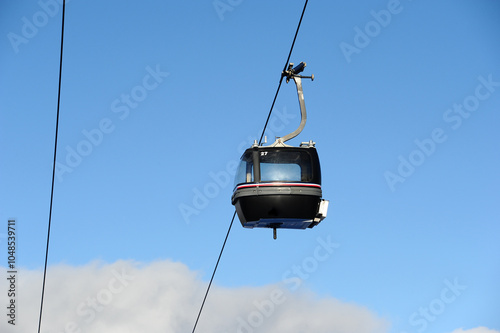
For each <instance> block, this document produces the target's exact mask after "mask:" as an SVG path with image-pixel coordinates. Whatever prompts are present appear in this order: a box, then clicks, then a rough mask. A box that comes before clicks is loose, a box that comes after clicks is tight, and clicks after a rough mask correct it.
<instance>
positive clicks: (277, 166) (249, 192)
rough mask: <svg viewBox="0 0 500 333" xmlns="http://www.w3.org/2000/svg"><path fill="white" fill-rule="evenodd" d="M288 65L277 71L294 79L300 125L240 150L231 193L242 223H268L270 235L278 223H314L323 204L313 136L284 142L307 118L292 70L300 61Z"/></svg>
mask: <svg viewBox="0 0 500 333" xmlns="http://www.w3.org/2000/svg"><path fill="white" fill-rule="evenodd" d="M292 67H293V64H290V66H289V68H288V71H285V72H284V73H283V75H284V76H286V77H287V82H288V80H289V79H290V78H292V79H293V80H294V81H295V83H296V86H297V93H298V96H299V104H300V109H301V115H302V119H301V123H300V126H299V128H298V129H297V130H295V131H294V132H292V133H290V134H288V135H286V136H284V137H282V138H277V140H276V141H275V142H274V143H273V144H272V145H270V146H259V145H258V144H257V142H255V143H254V144H253V145H252V147H251V148H248V149H247V150H246V151H245V152H244V153H243V155H242V157H241V161H240V165H239V167H238V169H237V173H236V177H235V187H234V192H233V196H232V198H231V201H232V204H233V205H235V207H236V212H237V213H238V217H239V219H240V222H241V224H242V225H243V227H245V228H273V229H274V238H276V229H279V228H285V229H306V228H312V227H314V226H316V225H317V224H318V223H320V222H321V221H322V220H323V219H324V218H325V217H326V213H327V209H328V201H327V200H324V199H322V198H321V197H322V190H321V168H320V163H319V158H318V153H317V151H316V148H315V144H314V142H312V141H309V142H303V143H302V144H301V145H300V147H294V146H289V145H286V144H285V143H284V142H285V141H287V140H289V139H291V138H294V137H295V136H297V135H298V134H299V133H300V132H301V131H302V129H303V128H304V126H305V122H306V118H307V117H306V110H305V103H304V97H303V92H302V84H301V78H304V76H300V75H298V73H300V72H302V70H303V69H304V67H305V63H303V62H302V63H300V65H298V66H297V67H295V68H292ZM310 78H311V79H313V78H314V76H311V77H310Z"/></svg>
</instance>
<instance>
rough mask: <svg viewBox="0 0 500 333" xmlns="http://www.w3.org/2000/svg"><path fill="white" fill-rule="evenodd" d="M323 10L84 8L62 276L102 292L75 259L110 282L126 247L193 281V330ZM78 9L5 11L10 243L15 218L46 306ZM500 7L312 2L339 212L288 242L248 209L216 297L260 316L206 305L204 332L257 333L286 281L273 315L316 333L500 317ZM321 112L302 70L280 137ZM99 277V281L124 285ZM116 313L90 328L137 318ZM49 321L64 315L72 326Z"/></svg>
mask: <svg viewBox="0 0 500 333" xmlns="http://www.w3.org/2000/svg"><path fill="white" fill-rule="evenodd" d="M302 7H303V2H302V1H288V2H287V3H286V5H283V4H282V3H278V2H270V1H267V2H264V1H258V2H250V1H228V0H221V1H204V2H200V3H194V4H193V3H191V2H189V3H188V2H182V1H179V2H161V1H149V2H127V3H124V2H120V1H105V2H102V1H79V0H73V1H70V2H68V4H67V6H66V26H65V39H64V61H63V74H62V90H61V109H60V112H61V113H60V122H59V126H60V128H59V145H58V158H57V161H58V173H57V180H56V183H55V192H54V206H53V219H52V232H51V243H50V255H49V266H50V267H51V269H53V271H49V274H48V280H47V283H48V284H49V286H50V285H51V283H52V286H57V285H58V281H59V279H61V276H67V279H66V280H64V281H66V282H67V281H73V282H74V283H75V285H73V286H72V285H71V283H69V285H68V286H67V287H65V288H68V293H70V292H71V290H76V289H78V290H81V288H83V286H85V280H82V281H81V282H78V281H80V280H79V279H77V278H74V279H73V278H72V275H71V274H77V275H78V276H80V277H81V276H83V273H82V272H83V271H85V272H86V274H88V275H85V276H88V279H90V280H93V279H94V278H95V281H101V280H99V278H98V277H100V278H102V279H103V280H102V281H103V282H102V284H103V285H106V283H107V282H106V281H108V280H107V279H109V276H110V275H109V274H108V275H106V274H104V275H102V274H101V273H99V272H101V271H99V270H93V269H94V268H93V267H94V266H92V265H94V264H93V263H96V262H97V263H99V264H98V265H101V266H99V267H101V268H100V269H104V270H105V269H108V271H109V270H110V269H112V268H113V267H115V266H113V265H117V263H120V262H126V263H127V265H129V266H127V267H129V269H130V270H133V271H134V272H136V276H143V275H141V274H146V273H145V272H149V273H151V274H154V272H157V274H159V275H158V276H155V277H154V280H152V281H150V284H149V286H151V285H155V284H162V285H163V286H164V287H165V288H166V289H165V290H167V289H168V288H174V289H175V290H176V293H177V294H176V293H174V294H168V295H169V296H166V297H172V298H173V299H177V298H176V297H179V299H180V300H181V301H183V302H185V303H186V304H189V306H190V308H189V309H190V310H189V311H187V310H186V312H189V315H186V314H185V313H183V314H179V313H173V312H172V313H171V317H172V318H177V317H176V316H186V317H185V318H184V317H183V318H184V319H183V320H184V321H183V324H182V325H185V326H182V325H180V326H175V327H174V326H172V327H173V328H172V330H174V331H175V330H177V329H178V331H179V332H180V331H186V330H190V329H191V327H192V324H194V312H196V311H197V307H198V306H199V304H200V302H199V301H200V300H201V298H200V297H201V296H200V295H202V293H203V291H204V288H205V287H206V283H207V282H208V280H209V278H210V275H211V273H212V269H213V266H214V264H215V261H216V259H217V255H218V254H219V250H220V246H221V244H222V241H223V240H224V237H225V233H226V231H227V228H228V226H229V222H230V219H231V217H232V215H233V212H234V208H233V206H232V205H231V202H230V197H231V194H232V183H233V180H232V176H233V174H232V173H233V172H232V170H233V169H232V166H233V165H234V163H236V161H238V160H239V157H240V155H241V153H242V150H243V149H245V148H246V147H248V146H249V145H250V144H251V142H252V141H253V140H254V139H259V136H260V133H261V131H262V128H263V126H264V122H265V120H266V117H267V113H268V110H269V107H270V105H271V102H272V98H273V97H274V93H275V91H276V88H277V85H278V82H279V78H280V72H281V70H282V68H283V65H284V62H285V60H286V57H287V55H288V51H289V47H290V44H291V41H292V38H293V34H294V33H295V28H296V25H297V21H298V19H299V17H300V13H301V10H302ZM61 9H62V7H61V6H60V5H59V3H58V2H56V1H52V0H41V1H39V2H37V1H22V2H18V1H15V2H14V1H11V2H4V3H2V4H1V11H0V32H1V36H2V38H1V49H2V53H1V61H0V73H1V76H0V77H1V79H0V100H1V113H0V115H1V118H0V126H1V128H0V138H1V139H0V145H1V151H2V153H3V154H2V158H1V159H0V163H1V167H0V168H1V173H0V187H1V188H2V191H0V200H1V201H0V202H1V203H2V204H1V210H0V214H1V220H2V221H3V224H4V225H5V227H2V229H3V230H2V231H0V237H3V238H0V241H1V242H2V244H5V240H6V239H5V230H6V224H7V220H8V219H9V218H15V219H16V221H17V232H18V248H17V255H18V257H17V258H18V259H17V264H18V266H19V267H21V268H20V273H19V274H20V276H21V278H22V279H26V282H23V283H24V284H21V285H20V288H21V287H23V286H24V287H23V288H25V290H26V293H24V294H23V297H28V298H27V299H26V302H35V303H36V302H38V298H39V294H38V293H39V290H40V288H37V286H41V280H40V279H39V278H40V277H41V275H40V272H41V269H42V268H43V262H44V256H45V241H46V238H45V237H46V231H47V223H48V222H47V221H48V209H49V200H50V185H51V175H52V160H53V155H52V153H53V142H54V128H55V116H56V106H57V84H58V69H59V47H60V28H61V26H60V21H61ZM499 14H500V4H499V3H498V2H497V1H493V0H480V1H474V2H473V1H449V0H443V1H438V2H433V1H428V0H419V1H410V0H401V1H394V0H391V1H357V2H355V3H354V2H353V3H345V2H339V1H336V2H319V1H310V2H309V4H308V7H307V10H306V13H305V16H304V19H303V22H302V27H301V30H300V32H299V35H298V37H297V41H296V45H295V48H294V51H293V54H292V57H291V61H292V62H295V63H299V62H300V61H305V62H306V63H307V65H308V66H307V68H306V70H305V73H304V74H305V75H310V74H314V75H315V80H314V81H312V82H311V81H309V80H307V81H306V80H304V81H303V88H304V95H305V102H306V106H307V110H308V121H307V124H306V127H305V129H304V131H303V132H302V133H301V135H299V136H298V137H297V138H296V139H294V140H292V141H291V143H292V144H294V145H298V143H300V142H301V141H309V140H314V141H315V142H316V147H317V149H318V153H319V155H320V159H321V163H322V172H323V196H324V198H326V199H328V200H330V208H329V212H328V217H327V218H326V219H325V220H324V221H323V222H322V223H321V224H320V225H319V226H317V227H315V228H313V229H310V230H305V231H302V230H280V231H279V232H278V239H277V240H276V241H275V240H273V239H272V232H271V231H270V230H258V229H255V230H247V229H243V228H242V227H241V225H240V224H239V221H238V220H235V222H234V225H233V229H232V231H231V234H230V236H229V240H228V242H227V245H226V249H225V252H224V255H223V257H222V260H221V263H220V266H219V269H218V271H217V275H216V277H215V285H216V287H215V288H216V291H214V294H213V296H212V294H211V295H209V300H208V302H207V304H206V306H207V308H208V309H209V308H210V307H212V310H207V311H215V309H222V308H223V307H228V309H230V310H231V311H233V310H234V309H241V311H240V312H235V313H232V312H227V316H224V313H221V312H220V311H219V312H214V315H213V317H210V316H208V315H207V316H205V315H202V317H201V319H200V323H199V325H200V326H199V329H201V330H208V331H210V330H211V331H217V330H218V331H221V332H222V331H224V330H225V331H227V332H229V331H233V332H234V331H237V330H238V329H239V330H240V331H244V330H245V329H244V328H242V327H243V326H244V325H243V324H241V321H238V318H240V319H241V318H243V320H247V321H248V320H249V319H248V318H249V316H250V317H251V314H252V313H254V312H255V311H261V312H262V310H258V309H256V308H255V307H256V305H255V302H257V303H259V302H261V301H262V299H272V297H271V295H274V296H273V297H274V300H276V301H277V302H275V305H276V307H278V305H277V304H278V303H279V302H278V300H279V299H280V298H279V296H278V295H277V294H276V293H275V294H273V293H272V288H273V287H272V286H279V287H276V288H281V289H279V290H284V292H286V293H290V296H288V297H287V298H286V299H287V301H286V302H283V303H279V304H280V306H281V308H280V309H281V310H283V309H288V310H289V311H284V310H283V317H282V316H281V315H278V312H276V313H273V314H270V315H269V316H266V314H265V313H264V314H262V313H261V314H262V315H263V317H265V319H266V320H265V321H264V322H263V323H262V324H258V323H257V322H253V324H255V325H254V326H249V327H250V328H251V330H253V331H255V332H257V331H259V330H260V331H261V332H267V331H271V330H274V331H276V330H281V331H285V330H287V331H293V330H291V329H288V328H286V326H283V325H285V323H286V320H285V319H283V318H287V317H286V316H285V315H286V314H287V313H288V316H289V317H290V316H291V317H293V318H295V320H298V321H300V320H303V322H302V324H303V325H306V326H303V328H301V329H303V330H304V331H307V329H306V328H307V327H309V326H307V325H309V324H310V321H309V324H305V323H308V320H307V318H308V317H307V316H306V314H307V311H309V310H306V309H317V307H319V308H322V309H332V313H333V312H335V311H336V310H335V309H338V308H336V307H335V306H337V305H338V304H340V305H338V306H340V307H341V308H342V309H343V310H342V311H346V312H345V313H347V314H351V315H346V316H344V317H351V318H360V319H359V320H358V321H356V322H362V323H366V327H364V328H362V329H361V328H359V327H357V328H356V327H355V326H349V325H351V324H352V325H354V324H353V323H349V324H346V325H347V326H345V327H347V328H346V331H352V330H356V331H367V332H369V331H370V332H371V331H373V332H375V331H377V332H378V331H380V332H398V333H399V332H408V333H410V332H419V333H422V332H454V331H455V330H457V331H456V332H461V331H460V330H459V329H460V328H462V329H463V330H464V331H470V332H493V330H496V331H500V321H499V319H498V318H499V316H498V308H499V306H500V303H499V301H498V296H499V295H500V287H499V285H498V280H499V278H500V260H499V255H498V254H499V253H500V242H499V234H500V227H499V223H498V222H499V217H500V210H499V205H498V203H499V199H500V193H499V191H498V189H499V185H500V178H499V177H498V176H497V171H498V170H499V168H500V153H499V152H500V150H499V145H498V143H499V142H500V140H499V139H500V134H499V131H498V125H500V115H499V113H498V111H499V110H500V70H499V68H500V67H499V59H500V46H499V44H498V40H499V37H500V21H499V20H498V15H499ZM299 121H300V114H299V105H298V102H297V96H296V90H295V86H294V85H293V83H289V84H288V85H287V84H283V85H282V88H281V91H280V94H279V96H278V99H277V101H276V105H275V108H274V111H273V117H272V119H271V123H270V126H269V127H268V131H267V135H268V136H269V137H270V138H274V136H283V135H285V134H288V133H289V132H291V131H293V130H294V129H295V128H296V127H297V126H298V123H299ZM270 141H271V139H270ZM2 247H4V246H3V245H2ZM4 257H5V255H4ZM5 264H6V259H4V260H3V261H2V265H3V266H4V265H5ZM162 264H163V265H164V266H161V265H162ZM4 267H5V266H4ZM23 271H25V272H26V273H25V274H24V275H23ZM50 272H54V273H52V274H51V273H50ZM57 272H59V275H58V274H56V273H57ZM160 272H161V274H164V275H161V274H160ZM173 272H175V274H173ZM100 274H101V275H100ZM169 274H173V275H172V276H180V277H183V276H185V277H187V276H189V277H191V279H192V280H190V279H187V278H186V279H183V278H179V279H175V278H173V277H172V276H170V275H169ZM23 276H24V277H23ZM106 276H108V277H106ZM144 276H146V275H144ZM161 276H164V277H165V278H164V279H161V278H160V277H161ZM169 276H170V277H169ZM73 277H74V276H73ZM148 277H150V278H152V277H151V276H150V275H148ZM298 279H300V283H299V280H298ZM182 281H184V282H185V281H191V282H190V283H192V284H184V282H182ZM78 283H81V284H82V286H80V285H78ZM177 283H179V284H180V285H176V284H177ZM186 283H187V282H186ZM131 285H133V284H131ZM195 286H198V287H195ZM80 287H81V288H80ZM54 288H55V287H54ZM79 288H80V289H79ZM89 288H90V287H89ZM94 288H96V289H92V290H94V291H92V290H89V291H87V294H95V293H96V291H95V290H97V291H99V290H100V289H99V288H102V287H99V282H96V286H95V287H94ZM127 288H129V287H127ZM132 288H134V289H133V290H134V291H135V292H136V294H137V295H146V294H148V295H149V293H148V292H147V290H149V291H151V290H153V287H149V289H148V287H145V286H144V285H142V286H133V287H131V288H129V289H126V290H132ZM140 288H146V289H140ZM266 288H267V289H266ZM269 288H270V289H269ZM187 289H189V291H187ZM49 290H54V294H52V295H50V294H48V296H47V302H51V299H52V302H53V306H52V305H51V306H49V309H52V311H53V313H54V312H56V313H58V314H61V313H62V312H60V308H61V307H62V305H61V306H60V307H58V306H57V305H58V304H67V303H65V302H69V298H68V299H65V298H64V295H61V294H60V293H59V292H57V288H55V289H50V287H49ZM101 290H102V289H101ZM217 290H219V291H220V293H218V292H217ZM270 290H271V291H270ZM28 291H30V293H28ZM20 292H21V293H23V291H22V289H21V291H20ZM191 292H192V293H194V294H195V295H196V297H195V300H194V301H193V300H192V299H190V298H189V297H188V296H186V295H187V293H191ZM124 293H125V292H124ZM2 294H3V293H2ZM55 294H57V295H58V296H56V295H55ZM87 294H85V292H83V294H82V295H81V296H75V299H74V302H75V304H76V305H78V303H79V302H80V301H81V299H82V297H83V299H84V298H85V295H87ZM123 295H125V294H120V296H122V297H123ZM286 295H289V294H286ZM153 296H154V295H151V297H153ZM2 297H4V296H2ZM68 297H69V296H68ZM79 297H80V298H79ZM138 297H139V296H138ZM211 297H213V298H212V299H211ZM217 297H220V300H221V301H217V300H219V298H217ZM188 300H190V301H188ZM222 300H226V301H227V302H234V303H232V304H234V305H231V303H227V302H223V301H222ZM181 301H179V302H181ZM119 302H121V300H118V299H117V300H116V302H110V304H109V305H108V307H107V308H106V309H107V310H106V311H108V310H109V311H111V309H115V310H116V309H118V308H119V306H118V305H119V304H121V303H119ZM322 302H326V303H325V304H326V305H325V304H323V303H322ZM335 302H338V304H337V303H335ZM26 304H27V303H26ZM49 304H52V303H49ZM70 304H73V303H70ZM124 304H126V303H124ZM149 304H155V303H154V302H151V303H149ZM252 304H253V305H252ZM259 304H260V303H259ZM281 304H283V305H281ZM301 304H302V305H303V307H302V308H301V309H304V310H303V311H298V312H297V315H292V313H295V312H293V311H294V309H293V307H294V306H297V307H298V308H300V305H301ZM332 304H337V305H335V306H334V305H332ZM76 305H75V307H76ZM306 305H307V306H306ZM323 305H324V306H323ZM165 306H166V305H165ZM186 306H187V305H186ZM151 307H153V305H151ZM285 307H286V308H285ZM70 308H72V306H70ZM157 309H158V308H155V310H157ZM191 310H192V311H191ZM281 310H280V311H281ZM351 310H352V311H353V312H350V311H351ZM20 311H23V310H22V307H21V309H20ZM30 311H31V310H30ZM106 311H103V312H99V313H98V314H97V316H96V318H95V319H93V320H92V322H91V323H89V324H88V325H87V326H81V328H82V331H85V330H86V329H87V330H89V331H91V328H92V329H96V327H97V328H98V327H99V326H91V325H100V324H99V323H101V324H102V323H105V324H106V325H108V326H107V327H108V329H109V327H115V326H113V325H114V322H113V320H112V317H111V314H110V313H108V312H106ZM150 311H152V310H151V309H150ZM165 311H166V312H167V313H168V311H169V310H168V309H165ZM165 311H163V312H162V313H165ZM228 311H229V310H228ZM234 311H236V310H234ZM276 311H277V310H276ZM339 311H340V310H339ZM342 311H340V312H336V313H341V312H342ZM363 311H367V312H368V313H369V314H370V315H369V316H368V315H366V313H365V312H363ZM26 312H28V313H29V315H28V314H25V315H23V316H20V318H19V321H20V325H21V326H22V325H25V326H23V327H24V328H25V329H26V330H28V328H29V329H31V326H30V325H33V322H36V321H37V316H36V309H32V311H31V312H29V311H28V308H27V309H26ZM74 312H75V311H73V313H72V314H71V313H69V314H68V316H71V315H73V316H74ZM280 313H281V312H280ZM315 313H316V314H315V315H316V316H317V317H310V318H315V322H316V323H322V322H324V323H325V326H326V328H321V327H315V328H314V330H315V331H316V332H321V331H322V330H324V331H325V332H326V331H329V329H328V327H330V329H331V327H337V326H335V325H337V324H338V323H339V322H340V321H341V320H342V318H340V317H339V318H337V317H335V315H334V314H332V313H331V312H328V311H326V310H325V311H324V313H323V312H321V311H316V312H315ZM342 313H344V312H342ZM361 313H362V314H361ZM358 315H359V317H358ZM365 315H366V316H365ZM47 316H48V319H47V327H51V328H52V329H54V330H60V331H63V328H61V327H60V326H58V325H63V324H64V322H63V323H62V324H61V323H60V322H56V321H52V320H51V319H50V318H52V317H51V315H50V312H49V313H48V314H47ZM59 317H61V315H60V316H59ZM129 317H130V318H131V316H128V317H127V318H129ZM257 317H258V316H257ZM257 317H256V318H257ZM289 317H288V318H289ZM152 318H154V316H152ZM209 318H210V319H209ZM80 319H81V318H80ZM60 320H63V321H64V320H65V319H64V316H63V319H60ZM68 320H69V319H68ZM130 320H132V319H130ZM172 320H173V319H172ZM217 320H220V322H221V323H224V324H220V325H222V326H217V325H219V324H217V323H216V321H217ZM23 321H24V322H23ZM66 322H67V321H66ZM115 324H116V323H115ZM302 324H300V325H302ZM0 325H6V324H5V323H4V322H2V323H1V324H0ZM103 325H104V324H103ZM158 325H160V323H158ZM165 325H168V323H166V324H165ZM203 325H205V326H203ZM210 325H214V326H210ZM224 325H226V326H224ZM238 325H240V326H238ZM242 325H243V326H242ZM280 325H281V326H280ZM300 325H299V324H297V325H296V326H295V328H294V329H296V330H297V332H299V327H302V326H300ZM318 325H319V324H318ZM63 326H64V325H63ZM2 327H4V326H2ZM139 327H140V326H139ZM179 327H181V328H183V329H180V328H179ZM339 327H340V326H339ZM342 327H344V326H342ZM479 327H483V328H479ZM7 328H8V329H12V328H11V327H7ZM143 328H144V327H143ZM147 328H148V329H151V330H155V329H156V330H160V329H163V328H164V327H163V326H161V325H160V326H157V327H154V326H153V327H147ZM309 329H310V330H313V328H311V327H309ZM488 329H490V330H491V331H489V330H488ZM248 330H249V329H248V327H247V331H248ZM2 331H3V330H2ZM294 332H295V331H294Z"/></svg>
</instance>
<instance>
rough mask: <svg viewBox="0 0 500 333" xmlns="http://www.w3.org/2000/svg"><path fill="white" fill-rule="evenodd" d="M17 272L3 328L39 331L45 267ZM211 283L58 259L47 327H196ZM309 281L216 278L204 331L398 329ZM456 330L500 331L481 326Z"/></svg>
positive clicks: (69, 331) (182, 271)
mask: <svg viewBox="0 0 500 333" xmlns="http://www.w3.org/2000/svg"><path fill="white" fill-rule="evenodd" d="M17 278H18V280H17V286H16V289H17V292H16V320H15V323H16V325H15V326H13V325H9V324H8V323H7V320H5V319H4V320H2V321H1V322H0V331H1V332H7V333H10V332H13V333H14V332H15V333H28V332H29V333H32V332H36V331H37V328H38V315H39V310H40V295H41V285H42V272H41V271H37V270H26V269H21V270H19V271H18V274H17ZM0 287H1V288H2V290H7V289H6V288H7V282H6V281H5V280H4V281H3V282H2V283H0ZM206 287H207V282H205V281H202V280H201V279H200V276H199V274H198V273H197V272H195V271H192V270H190V269H189V268H188V267H187V266H186V265H184V264H182V263H177V262H172V261H169V260H164V261H157V262H153V263H148V264H142V263H137V262H133V261H117V262H115V263H112V264H108V263H102V262H92V263H89V264H87V265H84V266H78V267H75V266H68V265H56V266H52V267H49V270H48V272H47V284H46V289H45V300H44V310H43V318H42V332H50V333H86V332H106V333H124V332H125V333H126V332H134V333H135V332H169V333H181V332H182V333H185V332H191V331H192V329H193V325H194V323H195V321H196V316H197V314H198V311H199V308H200V305H201V302H202V300H203V296H204V293H205V290H206ZM303 289H305V288H301V289H300V290H298V291H295V292H292V291H290V290H289V289H288V288H286V286H285V285H284V284H283V283H281V284H275V285H267V286H263V287H239V288H227V287H221V286H217V285H212V288H211V290H210V294H209V297H208V298H207V301H206V303H205V307H204V310H203V312H202V315H201V317H200V320H199V322H198V326H197V330H196V331H197V332H211V333H254V332H259V333H271V332H273V333H275V332H287V333H305V332H315V333H326V332H328V333H330V332H336V333H351V332H356V333H365V332H366V333H368V332H370V333H379V332H380V333H382V332H384V333H386V332H389V330H390V327H389V326H390V323H389V322H388V321H387V320H386V319H384V318H381V317H379V316H377V315H376V314H375V313H373V312H372V311H370V310H369V309H367V308H365V307H362V306H359V305H356V304H349V303H345V302H341V301H339V300H336V299H334V298H319V297H317V296H316V295H314V294H313V293H312V292H309V291H304V290H303ZM3 299H4V298H3V297H2V300H3ZM5 302H6V301H4V302H3V303H5ZM3 308H4V307H3ZM4 309H5V308H4ZM3 316H5V314H4V315H3ZM452 333H500V332H498V331H494V330H490V329H488V328H484V327H478V328H474V329H470V330H462V329H458V330H455V331H453V332H452Z"/></svg>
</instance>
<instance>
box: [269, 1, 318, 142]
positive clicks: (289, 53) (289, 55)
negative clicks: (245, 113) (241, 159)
mask: <svg viewBox="0 0 500 333" xmlns="http://www.w3.org/2000/svg"><path fill="white" fill-rule="evenodd" d="M308 1H309V0H306V2H305V3H304V8H303V9H302V14H301V15H300V20H299V24H297V30H296V31H295V36H294V37H293V42H292V46H291V47H290V52H288V58H287V59H286V62H285V67H283V72H284V71H286V70H287V67H288V62H289V61H290V57H291V56H292V51H293V47H294V45H295V40H296V39H297V35H298V34H299V29H300V24H301V23H302V18H303V17H304V13H305V11H306V7H307V2H308ZM282 81H283V75H282V76H281V78H280V82H279V84H278V89H277V90H276V94H275V95H274V99H273V104H271V109H270V110H269V114H268V115H267V119H266V123H265V125H264V129H263V130H262V134H261V135H260V139H259V146H260V144H261V143H262V138H263V137H264V133H265V132H266V128H267V124H268V123H269V119H270V118H271V113H272V112H273V107H274V103H275V102H276V98H277V97H278V93H279V91H280V88H281V82H282Z"/></svg>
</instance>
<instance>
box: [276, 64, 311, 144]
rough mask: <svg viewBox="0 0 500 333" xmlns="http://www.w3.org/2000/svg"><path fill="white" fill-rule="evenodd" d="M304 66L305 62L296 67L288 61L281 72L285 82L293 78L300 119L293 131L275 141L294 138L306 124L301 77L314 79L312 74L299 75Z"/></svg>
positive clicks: (282, 141)
mask: <svg viewBox="0 0 500 333" xmlns="http://www.w3.org/2000/svg"><path fill="white" fill-rule="evenodd" d="M305 67H306V63H305V62H301V63H300V64H298V65H297V66H296V67H293V63H290V64H289V65H288V69H287V70H286V71H283V72H282V73H281V77H282V78H283V77H286V82H287V83H288V82H289V81H290V79H293V81H294V82H295V85H296V86H297V96H298V97H299V105H300V116H301V119H300V125H299V127H298V128H297V129H296V130H295V131H293V132H292V133H290V134H287V135H285V136H283V137H281V138H278V139H277V140H276V141H277V142H278V140H279V142H280V143H284V142H286V141H288V140H290V139H293V138H295V137H296V136H297V135H299V134H300V132H302V130H303V129H304V127H305V126H306V121H307V113H306V104H305V101H304V92H303V90H302V79H311V80H314V75H311V76H303V75H299V73H301V72H302V71H303V70H304V68H305Z"/></svg>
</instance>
